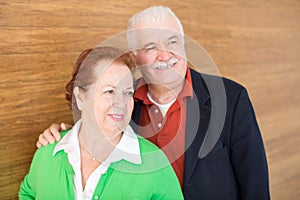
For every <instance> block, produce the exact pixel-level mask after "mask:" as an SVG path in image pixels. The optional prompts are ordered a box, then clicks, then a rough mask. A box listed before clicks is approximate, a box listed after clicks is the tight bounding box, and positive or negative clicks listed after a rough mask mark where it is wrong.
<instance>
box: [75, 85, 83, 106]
mask: <svg viewBox="0 0 300 200" xmlns="http://www.w3.org/2000/svg"><path fill="white" fill-rule="evenodd" d="M73 95H74V97H75V99H76V105H77V108H78V109H79V110H82V109H83V98H82V96H83V94H82V92H80V89H79V87H74V89H73Z"/></svg>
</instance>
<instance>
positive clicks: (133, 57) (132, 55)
mask: <svg viewBox="0 0 300 200" xmlns="http://www.w3.org/2000/svg"><path fill="white" fill-rule="evenodd" d="M136 54H137V51H136V50H133V51H129V56H130V58H131V59H133V60H135V59H136Z"/></svg>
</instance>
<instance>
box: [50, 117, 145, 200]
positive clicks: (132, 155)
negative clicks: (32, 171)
mask: <svg viewBox="0 0 300 200" xmlns="http://www.w3.org/2000/svg"><path fill="white" fill-rule="evenodd" d="M80 127H81V120H79V121H77V123H76V124H75V125H74V127H73V128H72V130H70V132H69V133H67V134H66V135H65V137H63V138H62V140H61V141H60V142H59V143H58V144H57V145H56V147H55V149H54V151H53V155H55V154H56V153H57V152H58V151H60V150H64V151H65V152H66V153H67V155H68V160H69V163H70V164H71V166H72V167H73V170H74V172H75V175H74V177H73V182H74V188H75V194H76V199H77V200H79V199H80V200H81V199H84V200H85V199H92V196H93V194H94V191H95V188H96V186H97V184H98V182H99V180H100V179H101V175H102V174H104V173H106V171H107V169H108V167H109V166H110V164H111V163H113V162H117V161H119V160H122V159H124V160H127V161H128V162H131V163H134V164H141V162H142V161H141V156H140V147H139V142H138V139H137V136H136V135H135V133H134V132H133V130H132V128H131V127H130V126H128V127H127V128H126V130H125V131H124V133H123V135H122V138H121V140H120V142H119V143H118V144H117V146H116V147H115V149H114V150H113V151H112V152H111V153H110V155H109V156H108V157H107V159H106V160H105V161H104V162H103V163H102V164H100V165H99V166H98V167H97V168H96V169H95V171H94V172H93V173H92V174H91V175H90V176H89V178H88V180H87V182H86V186H85V188H84V190H83V189H82V188H83V187H82V175H81V161H80V148H79V141H78V133H79V130H80ZM94 198H95V199H99V196H98V195H95V196H94Z"/></svg>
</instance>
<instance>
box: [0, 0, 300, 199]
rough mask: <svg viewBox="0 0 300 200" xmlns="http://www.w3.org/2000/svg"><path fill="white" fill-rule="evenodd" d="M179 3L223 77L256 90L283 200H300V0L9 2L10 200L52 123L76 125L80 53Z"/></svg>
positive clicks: (5, 183) (4, 176)
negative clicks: (74, 93)
mask: <svg viewBox="0 0 300 200" xmlns="http://www.w3.org/2000/svg"><path fill="white" fill-rule="evenodd" d="M152 5H165V6H169V7H171V8H172V9H173V10H174V12H175V13H176V14H177V15H178V17H179V18H180V19H181V21H182V23H183V26H184V28H185V33H186V34H187V35H188V36H189V37H191V38H193V39H195V40H196V41H197V42H198V43H200V44H201V45H202V46H203V47H204V48H205V49H206V50H207V51H208V52H209V54H210V55H211V57H212V58H213V59H214V61H215V63H216V64H217V65H218V68H219V70H220V72H221V74H222V75H224V76H226V77H228V78H231V79H233V80H236V81H238V82H240V83H242V84H243V85H244V86H246V87H247V89H248V92H249V94H250V97H251V99H252V102H253V105H254V108H255V111H256V114H257V118H258V121H259V124H260V127H261V130H262V134H263V138H264V142H265V146H266V151H267V156H268V162H269V170H270V188H271V196H272V199H274V200H279V199H297V198H299V196H300V156H299V153H300V133H299V131H300V123H299V118H300V92H299V91H300V90H299V87H300V84H299V83H300V81H299V79H300V68H299V64H300V60H299V58H300V56H299V54H300V1H299V0H253V1H240V0H230V1H226V0H203V1H199V0H185V1H179V0H169V1H158V0H145V1H133V0H122V1H121V0H111V1H107V0H106V1H101V0H90V1H80V0H64V1H58V0H53V1H42V0H34V1H33V0H27V1H24V0H22V1H21V0H14V1H4V0H0V63H1V67H0V134H1V137H0V138H1V140H0V159H1V163H0V198H1V199H16V198H17V192H18V190H19V184H20V182H21V181H22V179H23V177H24V175H25V174H26V173H27V172H28V168H29V165H30V162H31V159H32V156H33V153H34V151H35V149H36V148H35V142H36V140H37V137H38V134H40V133H41V132H42V131H43V130H44V129H45V128H46V127H48V126H49V125H50V124H51V123H55V122H56V123H58V122H68V123H73V122H72V121H73V120H72V117H71V113H70V111H69V109H68V107H67V105H66V102H65V100H64V85H65V83H66V81H67V80H68V78H69V77H70V73H71V69H72V65H73V64H74V62H75V59H76V58H77V56H78V54H79V53H80V52H81V51H82V50H83V49H86V48H89V47H94V46H95V45H97V44H98V43H99V42H101V41H102V40H104V39H106V38H108V37H110V36H112V35H114V34H118V33H120V32H123V31H125V30H126V26H127V20H128V19H129V17H130V16H131V15H132V14H133V13H136V12H137V11H140V10H142V9H144V8H146V7H148V6H152Z"/></svg>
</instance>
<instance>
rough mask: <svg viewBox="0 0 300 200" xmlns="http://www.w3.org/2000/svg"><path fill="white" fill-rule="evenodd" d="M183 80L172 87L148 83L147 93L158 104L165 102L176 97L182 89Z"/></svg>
mask: <svg viewBox="0 0 300 200" xmlns="http://www.w3.org/2000/svg"><path fill="white" fill-rule="evenodd" d="M183 84H184V82H182V83H181V84H180V85H179V86H178V87H176V88H174V89H170V88H166V87H164V86H162V85H158V84H148V93H149V95H150V96H151V98H152V99H153V100H154V101H155V102H157V103H159V104H167V103H169V102H171V101H173V100H174V99H175V98H177V96H178V94H179V93H180V91H181V90H182V87H183Z"/></svg>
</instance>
